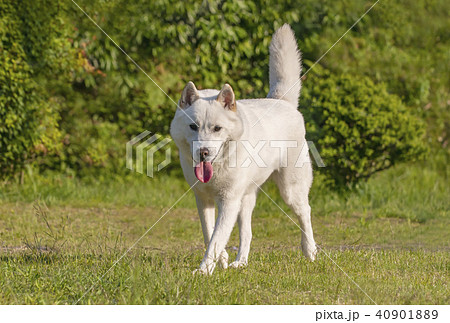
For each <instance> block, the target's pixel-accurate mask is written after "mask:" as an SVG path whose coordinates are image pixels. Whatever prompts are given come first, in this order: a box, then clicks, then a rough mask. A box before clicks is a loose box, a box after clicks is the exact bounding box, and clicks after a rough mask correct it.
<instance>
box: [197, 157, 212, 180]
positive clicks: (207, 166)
mask: <svg viewBox="0 0 450 323" xmlns="http://www.w3.org/2000/svg"><path fill="white" fill-rule="evenodd" d="M212 175H213V167H212V165H211V163H210V162H200V163H198V164H197V165H196V166H195V176H196V177H197V178H198V180H199V181H200V182H202V183H208V182H209V180H210V179H211V177H212Z"/></svg>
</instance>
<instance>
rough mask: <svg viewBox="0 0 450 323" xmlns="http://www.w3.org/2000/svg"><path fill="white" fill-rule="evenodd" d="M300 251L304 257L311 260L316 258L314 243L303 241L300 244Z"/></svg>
mask: <svg viewBox="0 0 450 323" xmlns="http://www.w3.org/2000/svg"><path fill="white" fill-rule="evenodd" d="M302 251H303V254H304V255H305V257H306V258H308V259H309V260H311V261H314V260H316V255H317V252H318V249H317V247H316V243H315V242H314V243H305V244H302Z"/></svg>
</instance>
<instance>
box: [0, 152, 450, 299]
mask: <svg viewBox="0 0 450 323" xmlns="http://www.w3.org/2000/svg"><path fill="white" fill-rule="evenodd" d="M138 175H139V174H136V175H132V176H131V178H130V179H126V180H122V181H119V180H109V181H102V182H95V183H88V182H81V181H78V180H73V179H68V178H64V177H61V176H56V175H54V176H51V177H48V178H46V177H43V176H42V175H41V176H33V175H32V174H29V175H26V176H25V178H24V183H23V184H21V185H19V184H8V185H3V186H1V187H0V248H1V250H0V303H1V304H73V303H78V304H323V303H325V304H373V302H376V303H378V304H448V303H449V302H450V288H449V281H450V257H449V255H450V254H449V253H450V241H449V229H448V228H449V225H450V217H449V210H450V207H449V202H448V200H449V199H448V197H449V196H448V195H449V194H448V193H449V192H448V184H447V180H448V167H447V164H446V160H445V159H442V160H441V161H438V162H436V164H435V165H434V166H433V165H431V166H430V165H428V167H427V168H425V169H424V168H423V167H422V166H421V165H415V166H405V165H401V166H399V167H396V168H394V169H391V170H388V171H385V172H382V173H380V174H378V175H377V176H375V177H374V178H372V179H370V180H369V181H368V182H367V183H364V184H361V185H360V186H358V187H357V188H355V189H354V190H352V191H351V192H348V193H345V194H337V193H332V192H329V191H328V190H327V189H326V188H323V187H321V186H320V183H318V184H315V186H314V187H313V189H312V192H311V204H312V210H313V228H314V231H315V235H316V241H317V243H318V244H319V245H320V246H321V252H320V253H319V255H318V258H317V260H316V261H315V262H314V263H311V262H308V261H307V260H306V259H305V258H304V257H303V256H301V252H300V249H299V245H300V230H299V229H298V227H297V226H296V225H295V224H293V223H292V222H291V221H290V220H289V218H288V217H286V215H284V214H283V213H282V212H281V211H280V209H279V208H278V207H277V206H276V205H274V204H273V203H272V202H271V201H270V200H269V199H268V198H267V197H265V196H264V194H260V196H259V199H258V204H257V207H256V209H255V212H254V216H253V242H252V249H251V252H250V260H249V266H248V267H247V268H244V269H228V270H222V269H220V268H218V269H217V270H216V271H215V272H214V274H213V275H212V276H211V277H204V276H193V275H192V271H193V270H194V269H196V268H197V266H198V265H199V264H200V261H201V258H202V256H203V252H204V246H203V242H202V241H203V239H202V233H201V227H200V222H199V220H198V217H197V213H196V209H195V201H194V197H193V194H192V192H190V193H188V194H187V195H186V196H185V197H184V198H183V199H182V200H181V201H180V202H179V203H178V204H177V205H176V206H175V207H174V208H173V209H172V210H170V212H168V213H167V215H166V216H164V217H163V218H162V219H161V220H160V221H159V222H158V223H157V224H156V225H155V226H154V227H153V228H152V229H151V230H150V231H149V232H148V234H147V235H145V237H143V238H142V240H140V241H139V243H138V244H136V245H135V246H134V247H133V248H132V249H131V250H130V251H129V252H128V253H127V254H126V255H125V256H123V258H121V259H120V261H119V262H117V264H116V265H115V266H114V267H113V268H112V269H111V270H110V271H108V270H109V269H110V268H111V266H112V265H113V264H114V263H115V261H116V260H117V259H119V258H120V257H121V256H122V255H123V254H124V253H125V252H126V251H127V250H128V248H129V247H130V246H132V245H133V243H134V242H135V241H136V240H137V239H138V238H140V237H141V236H142V235H143V234H144V232H146V230H147V229H148V228H150V227H151V226H152V225H153V224H155V222H156V221H157V220H158V219H159V218H160V217H161V216H162V215H163V214H164V213H165V212H166V211H167V210H169V208H170V207H171V206H172V204H173V203H174V202H175V201H177V199H178V198H179V197H180V196H181V195H182V194H183V193H184V192H185V190H187V188H188V187H187V184H186V183H185V182H184V180H182V179H179V178H177V177H175V176H167V175H163V174H159V175H160V176H158V177H157V178H155V179H147V178H144V177H142V176H138ZM264 189H265V190H266V191H267V192H268V193H269V195H270V196H271V197H273V198H274V200H275V201H276V203H278V204H279V205H280V206H281V207H282V208H283V209H284V210H285V211H286V212H287V213H288V214H289V215H291V216H293V213H292V212H290V210H288V208H287V207H286V205H285V204H284V203H283V202H282V201H281V199H280V197H279V195H278V193H277V191H276V188H275V187H274V185H273V184H267V185H266V186H265V187H264ZM294 219H295V218H294ZM237 233H238V232H237V228H235V230H234V231H233V234H232V238H231V240H230V242H229V243H228V252H229V254H230V259H232V258H233V257H234V256H235V255H236V253H237V247H238V235H237ZM330 258H331V259H330ZM338 266H339V267H340V268H339V267H338ZM341 269H342V270H341ZM344 272H345V273H346V274H344ZM347 275H348V276H347ZM352 280H353V281H352ZM357 285H359V287H358V286H357ZM372 300H373V301H372Z"/></svg>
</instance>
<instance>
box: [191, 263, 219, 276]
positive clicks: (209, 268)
mask: <svg viewBox="0 0 450 323" xmlns="http://www.w3.org/2000/svg"><path fill="white" fill-rule="evenodd" d="M214 268H216V264H215V263H214V262H212V263H210V264H207V265H204V264H202V265H200V268H198V269H196V270H194V271H193V272H192V275H205V276H206V275H211V274H212V273H213V271H214Z"/></svg>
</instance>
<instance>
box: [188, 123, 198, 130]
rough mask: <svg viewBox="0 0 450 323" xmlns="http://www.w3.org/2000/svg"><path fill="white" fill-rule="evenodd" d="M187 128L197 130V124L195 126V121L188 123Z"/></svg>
mask: <svg viewBox="0 0 450 323" xmlns="http://www.w3.org/2000/svg"><path fill="white" fill-rule="evenodd" d="M189 128H191V129H192V130H194V131H197V130H198V126H197V125H196V124H195V123H192V124H190V125H189Z"/></svg>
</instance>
